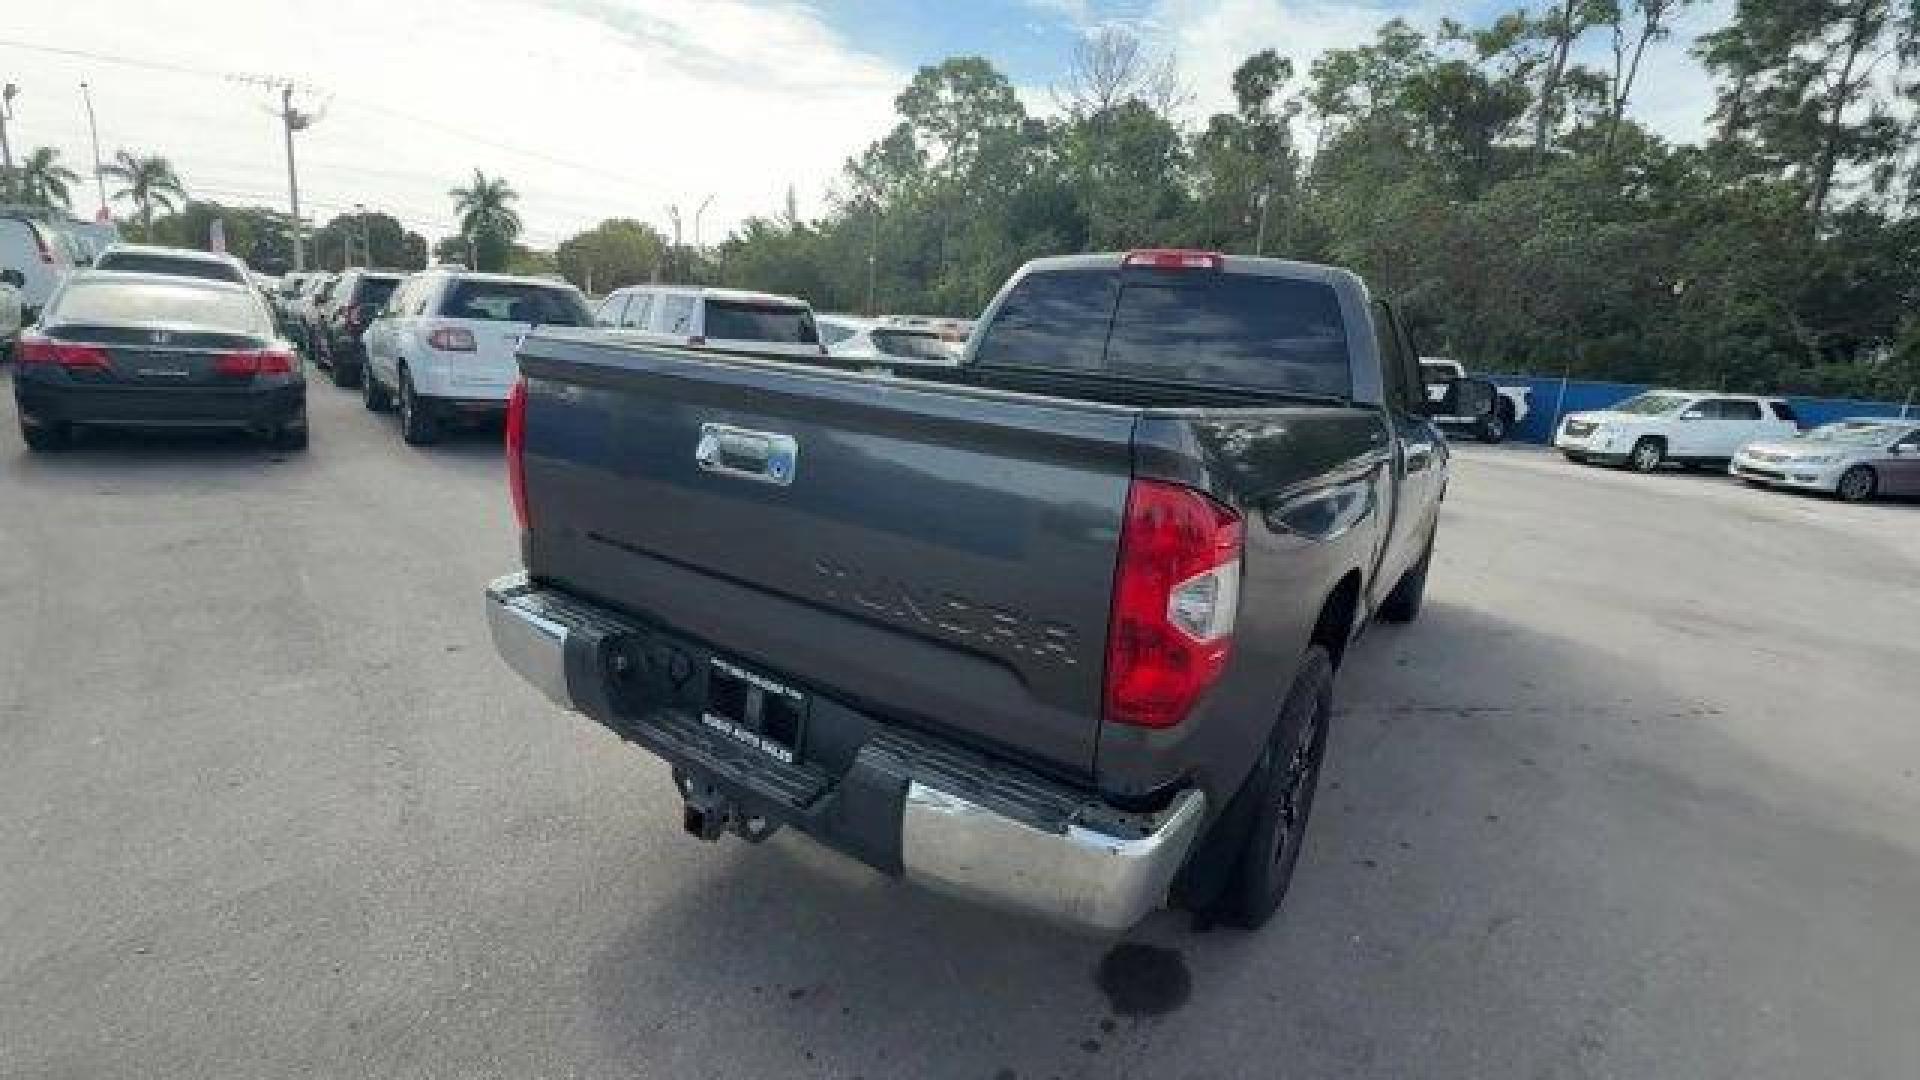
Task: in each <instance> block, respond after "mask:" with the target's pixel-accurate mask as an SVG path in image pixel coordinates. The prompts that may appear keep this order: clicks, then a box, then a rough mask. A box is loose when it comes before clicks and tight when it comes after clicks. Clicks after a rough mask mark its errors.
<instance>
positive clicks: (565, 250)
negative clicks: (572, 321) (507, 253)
mask: <svg viewBox="0 0 1920 1080" xmlns="http://www.w3.org/2000/svg"><path fill="white" fill-rule="evenodd" d="M666 251H667V240H666V238H665V237H663V236H661V235H660V231H659V230H658V229H655V228H654V227H653V226H651V225H648V224H646V223H645V222H642V221H635V220H633V219H632V218H608V219H607V220H605V221H602V222H601V223H600V224H598V225H595V226H594V227H593V228H591V229H588V230H586V231H585V232H580V233H575V234H574V235H572V236H570V237H568V238H567V239H565V240H563V241H561V242H560V246H559V247H557V248H555V249H554V260H555V263H556V264H557V265H558V267H559V270H560V273H562V274H564V275H566V278H567V280H568V281H571V282H573V283H574V284H575V285H577V286H579V287H580V288H581V289H583V290H585V291H587V292H590V293H596V294H597V293H607V292H611V291H613V290H614V289H619V288H623V287H625V286H628V285H637V284H639V283H641V282H644V281H651V280H654V278H655V276H656V275H657V274H658V273H659V272H660V269H661V267H662V265H663V263H664V262H665V259H666Z"/></svg>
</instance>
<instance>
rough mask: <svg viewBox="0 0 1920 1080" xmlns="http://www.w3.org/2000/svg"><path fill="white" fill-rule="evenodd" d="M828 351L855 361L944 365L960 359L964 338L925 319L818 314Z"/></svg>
mask: <svg viewBox="0 0 1920 1080" xmlns="http://www.w3.org/2000/svg"><path fill="white" fill-rule="evenodd" d="M816 321H817V322H818V323H819V327H820V338H821V341H822V342H823V343H824V344H825V345H826V347H827V352H828V354H830V355H832V356H834V357H837V358H840V359H843V360H849V361H853V362H856V363H865V362H872V363H883V364H885V365H888V366H891V365H894V364H901V363H922V364H945V365H947V366H952V365H954V364H957V363H959V362H960V354H961V352H963V351H964V350H965V348H966V338H965V336H964V335H962V336H960V337H957V338H956V337H955V336H954V331H952V330H950V329H942V328H940V327H938V326H934V325H928V324H927V322H926V320H909V319H855V318H853V317H851V316H846V315H821V316H818V318H817V320H816Z"/></svg>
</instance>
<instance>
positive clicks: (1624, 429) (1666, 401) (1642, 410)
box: [1553, 390, 1800, 472]
mask: <svg viewBox="0 0 1920 1080" xmlns="http://www.w3.org/2000/svg"><path fill="white" fill-rule="evenodd" d="M1798 430H1800V424H1799V418H1798V417H1796V416H1794V414H1793V407H1792V406H1791V405H1788V404H1787V403H1786V401H1785V400H1784V399H1782V398H1773V397H1752V396H1749V395H1744V394H1695V393H1685V392H1681V391H1675V390H1654V391H1649V392H1648V393H1644V394H1639V395H1636V396H1634V397H1630V398H1628V399H1627V400H1625V401H1623V402H1621V403H1619V404H1618V405H1615V406H1613V407H1612V408H1609V409H1602V410H1600V411H1598V412H1582V413H1569V414H1568V415H1567V417H1566V419H1564V420H1562V421H1561V422H1560V430H1559V431H1557V432H1555V433H1554V436H1553V445H1555V446H1557V447H1559V448H1560V451H1561V452H1562V453H1564V454H1566V455H1567V457H1568V458H1569V459H1570V460H1573V461H1596V462H1601V463H1604V464H1611V465H1628V466H1631V467H1632V468H1634V469H1636V470H1638V471H1640V472H1652V471H1654V470H1655V469H1658V468H1659V467H1660V466H1661V465H1662V464H1664V463H1666V462H1675V463H1677V464H1681V465H1694V464H1715V465H1719V466H1721V467H1723V468H1724V467H1725V466H1726V463H1727V462H1728V461H1730V460H1732V459H1733V455H1734V454H1736V453H1739V451H1740V448H1741V447H1742V446H1745V445H1746V444H1748V443H1750V442H1753V441H1755V440H1758V439H1777V438H1785V437H1787V436H1790V435H1792V434H1794V433H1795V432H1797V431H1798Z"/></svg>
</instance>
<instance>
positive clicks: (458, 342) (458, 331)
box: [427, 326, 473, 352]
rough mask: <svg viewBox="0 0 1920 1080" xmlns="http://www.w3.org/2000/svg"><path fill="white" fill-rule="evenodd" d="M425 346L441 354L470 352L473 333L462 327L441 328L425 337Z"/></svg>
mask: <svg viewBox="0 0 1920 1080" xmlns="http://www.w3.org/2000/svg"><path fill="white" fill-rule="evenodd" d="M427 344H429V345H431V346H433V347H434V348H436V349H438V350H440V351H441V352H472V351H473V331H471V330H469V329H467V328H466V327H464V326H442V327H440V328H439V329H437V330H435V331H434V332H433V333H431V334H428V335H427Z"/></svg>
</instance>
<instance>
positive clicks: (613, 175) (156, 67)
mask: <svg viewBox="0 0 1920 1080" xmlns="http://www.w3.org/2000/svg"><path fill="white" fill-rule="evenodd" d="M0 46H5V47H10V48H15V49H25V50H28V51H30V52H41V53H49V54H52V55H55V56H67V57H73V58H76V59H82V60H96V61H99V62H100V63H104V64H122V65H125V66H127V67H136V68H145V69H147V70H149V71H164V72H168V73H171V74H175V75H191V76H195V77H197V78H203V79H221V80H225V81H228V82H251V83H256V84H259V83H270V84H272V85H274V86H279V85H281V84H289V85H297V86H299V88H300V89H302V90H306V91H308V92H311V93H318V92H319V91H318V90H316V89H315V88H313V87H311V86H306V85H303V84H292V83H291V82H290V80H285V79H270V78H267V77H265V76H259V75H249V74H244V73H238V72H225V71H215V70H213V69H211V68H200V67H193V66H190V65H187V64H174V63H168V62H165V61H159V60H141V59H137V58H135V57H131V56H115V55H113V54H112V53H103V52H95V51H93V50H91V49H74V48H65V47H60V46H55V45H38V44H34V43H32V42H27V41H18V40H14V39H12V38H0ZM333 96H334V98H335V99H336V100H338V101H341V102H345V103H348V104H351V105H354V106H356V107H358V108H362V109H366V110H367V111H369V112H374V113H379V114H381V115H383V116H388V117H391V118H393V119H395V120H404V121H406V122H408V123H413V124H419V125H421V126H422V127H429V128H433V129H435V130H437V131H441V132H445V133H446V134H449V135H455V136H458V137H460V138H463V139H467V140H469V141H471V142H475V143H478V144H480V145H482V146H487V147H491V148H493V149H495V150H501V151H504V152H506V153H509V154H518V155H520V156H522V157H527V158H532V159H534V160H536V161H544V162H546V163H547V164H549V165H558V166H560V167H562V168H566V169H575V170H577V171H579V172H584V173H590V174H592V175H594V176H599V177H602V178H604V179H608V180H616V181H619V182H620V183H622V184H627V185H631V186H635V187H640V188H643V189H648V190H653V191H661V190H665V189H663V188H661V187H659V186H658V185H655V184H650V183H647V182H646V181H643V180H636V179H635V178H634V177H633V176H632V175H631V174H627V173H619V172H615V171H613V170H611V169H603V168H600V167H599V166H597V165H588V164H586V163H584V162H579V161H570V160H568V159H566V158H563V157H556V156H554V155H552V154H549V153H546V152H545V151H541V150H531V149H528V148H526V147H524V146H515V145H514V144H512V143H505V142H501V141H499V140H498V139H494V138H491V137H489V136H486V135H481V134H479V133H477V132H473V131H468V130H466V129H465V128H461V127H456V126H454V125H452V124H448V123H443V122H441V121H439V120H432V119H429V118H427V117H424V116H417V115H415V114H413V113H409V112H403V111H402V110H399V109H395V108H393V107H391V106H388V105H383V104H380V103H379V102H374V101H368V100H365V99H364V98H356V97H349V96H347V95H344V94H336V95H333Z"/></svg>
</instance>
